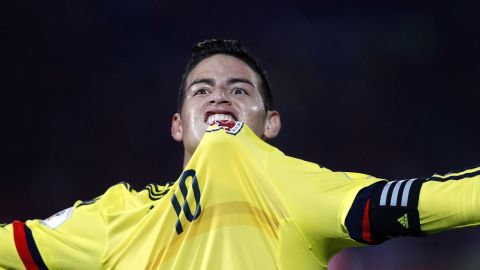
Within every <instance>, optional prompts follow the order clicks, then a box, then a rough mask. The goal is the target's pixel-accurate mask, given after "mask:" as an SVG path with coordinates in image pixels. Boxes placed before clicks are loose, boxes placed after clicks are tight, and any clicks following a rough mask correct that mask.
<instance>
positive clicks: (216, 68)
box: [172, 54, 280, 161]
mask: <svg viewBox="0 0 480 270" xmlns="http://www.w3.org/2000/svg"><path fill="white" fill-rule="evenodd" d="M185 87H186V89H185V99H184V102H183V107H182V111H181V112H180V114H178V113H177V114H175V115H174V116H173V120H172V136H173V138H174V139H175V140H177V141H183V144H184V147H185V155H186V157H185V159H186V161H188V160H187V159H189V158H190V156H191V155H193V152H194V151H195V149H196V148H197V146H198V144H199V143H200V139H201V138H202V136H203V134H204V132H205V129H206V128H207V127H208V125H209V123H210V122H212V121H214V120H236V121H242V122H244V123H245V124H246V125H247V126H249V127H250V129H252V130H253V132H255V134H257V136H259V137H262V138H273V137H275V136H276V135H277V133H278V131H279V129H280V122H279V120H280V119H279V115H278V113H277V112H275V111H268V112H266V111H265V107H264V104H263V101H262V96H261V95H260V80H259V77H258V75H257V74H256V73H255V72H254V71H253V70H252V69H251V68H250V67H249V66H248V65H247V64H245V63H244V62H243V61H242V60H240V59H238V58H235V57H232V56H228V55H223V54H216V55H213V56H210V57H208V58H206V59H204V60H203V61H201V62H200V63H199V64H197V66H195V68H194V69H192V71H191V72H190V74H189V75H188V77H187V80H186V84H185ZM272 117H274V118H276V119H275V121H277V120H278V123H275V124H276V125H277V126H278V128H276V129H278V130H272V129H271V124H270V122H271V121H270V120H271V118H272ZM271 131H274V132H273V133H272V132H271ZM187 155H189V156H188V157H187Z"/></svg>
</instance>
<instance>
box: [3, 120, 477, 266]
mask: <svg viewBox="0 0 480 270" xmlns="http://www.w3.org/2000/svg"><path fill="white" fill-rule="evenodd" d="M478 171H479V170H478V169H474V170H470V171H467V172H461V173H457V174H454V175H456V176H458V177H457V179H453V180H452V181H454V183H450V182H449V181H427V180H432V179H423V180H422V179H416V180H415V179H412V181H410V180H403V181H396V182H387V181H385V180H383V179H378V178H375V177H371V176H368V175H364V174H359V173H345V172H333V171H330V170H328V169H326V168H322V167H320V166H318V165H316V164H313V163H310V162H306V161H303V160H299V159H296V158H292V157H289V156H286V155H284V154H283V153H282V152H281V151H279V150H278V149H276V148H274V147H272V146H271V145H269V144H267V143H266V142H264V141H262V140H261V139H259V138H258V137H257V136H256V135H255V134H254V133H253V132H252V131H251V130H250V129H249V128H248V127H247V126H246V125H244V124H243V123H241V122H229V123H220V122H217V123H216V124H215V125H212V126H210V127H209V128H208V129H207V132H206V133H205V135H204V137H203V139H202V141H201V143H200V144H199V146H198V148H197V150H196V151H195V153H194V155H193V157H192V158H191V160H190V161H189V163H188V164H187V166H186V167H185V168H184V171H183V172H182V174H181V175H180V177H179V178H178V180H177V181H176V182H175V183H174V184H172V185H166V186H159V185H154V184H151V185H149V186H147V187H146V188H145V189H144V190H141V191H139V192H137V191H135V190H133V189H131V188H130V186H129V184H127V183H121V184H117V185H115V186H113V187H111V188H110V189H108V190H107V191H106V192H105V193H104V194H103V195H101V196H99V197H97V198H95V199H93V200H90V201H77V202H76V203H75V204H74V205H73V206H72V207H70V208H68V209H65V210H63V211H61V212H60V213H57V214H55V215H53V216H52V217H50V218H48V219H45V220H29V221H26V222H19V221H15V222H13V223H12V224H8V225H4V226H3V227H1V228H0V268H7V269H12V268H13V269H25V268H26V269H166V270H169V269H182V270H184V269H195V270H197V269H208V270H215V269H326V268H327V265H328V261H329V259H330V258H331V257H332V256H333V255H334V254H335V253H337V252H338V251H340V250H341V249H343V248H346V247H351V246H358V245H363V244H375V243H379V242H381V241H384V240H386V239H388V238H389V237H392V236H396V235H397V234H398V235H422V234H425V233H429V232H434V231H438V230H442V229H446V228H452V227H461V226H467V225H476V224H478V220H479V213H480V211H478V210H476V209H478V206H479V203H478V202H476V201H474V200H472V198H474V197H472V196H477V198H478V191H477V189H479V183H478V182H479V181H478V180H479V178H478V177H477V175H478V173H477V172H478ZM465 175H468V176H469V177H466V178H467V179H466V180H465V179H464V178H465V177H463V176H465ZM434 177H437V178H439V179H440V180H451V178H452V175H447V176H439V175H436V176H434ZM449 177H450V178H449ZM459 179H461V180H462V181H456V180H459ZM433 180H435V179H433ZM437 180H438V179H437ZM463 180H465V181H463ZM409 181H410V182H409ZM408 183H410V184H408ZM415 183H419V184H415ZM432 183H433V184H432ZM459 183H460V184H459ZM422 184H423V186H422ZM387 186H388V188H387ZM397 187H398V188H397ZM450 192H461V193H462V195H461V196H464V195H463V194H466V195H467V196H470V197H468V198H470V199H468V198H467V199H465V200H464V201H459V202H458V203H456V202H454V203H452V204H451V205H449V206H442V207H440V204H439V202H440V201H441V202H445V200H446V199H447V198H446V197H448V195H447V194H449V193H450ZM450 197H451V196H450ZM405 198H406V199H405ZM450 200H452V199H450ZM459 200H460V199H459ZM477 201H478V200H477ZM394 202H395V203H394ZM397 203H398V205H397ZM393 204H394V205H393ZM443 204H444V203H443ZM402 206H403V207H404V208H402ZM472 207H473V208H472ZM407 208H408V209H407ZM398 209H400V210H399V211H400V212H399V211H397V210H398ZM402 209H404V211H403V210H402ZM405 209H406V210H405ZM417 209H418V210H417ZM475 210H476V211H475ZM402 211H403V212H402ZM397 212H398V213H397ZM390 216H392V217H391V218H390ZM387 219H388V220H387ZM409 219H410V220H409ZM391 220H393V221H391ZM384 223H385V224H386V225H385V226H383V225H384ZM416 223H418V224H416ZM378 224H381V225H382V226H380V225H378ZM392 224H393V225H392ZM395 224H396V225H395ZM392 226H399V227H398V228H393V227H392ZM420 226H421V228H420ZM390 227H392V230H391V231H389V230H388V228H390ZM384 228H387V229H384ZM384 230H386V231H385V232H383V231H384ZM398 230H400V231H398ZM401 230H405V231H401Z"/></svg>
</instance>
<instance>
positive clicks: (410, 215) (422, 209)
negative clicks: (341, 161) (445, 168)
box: [345, 167, 480, 244]
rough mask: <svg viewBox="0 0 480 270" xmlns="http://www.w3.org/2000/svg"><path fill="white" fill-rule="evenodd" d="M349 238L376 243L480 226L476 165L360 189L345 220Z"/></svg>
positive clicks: (479, 170) (479, 172) (479, 171)
mask: <svg viewBox="0 0 480 270" xmlns="http://www.w3.org/2000/svg"><path fill="white" fill-rule="evenodd" d="M345 224H346V227H347V229H348V232H349V234H350V236H351V237H352V238H353V239H355V240H357V241H359V242H362V243H366V244H378V243H381V242H383V241H385V240H387V239H390V238H392V237H396V236H423V235H426V234H431V233H435V232H438V231H443V230H449V229H454V228H461V227H467V226H475V225H478V224H480V167H479V168H474V169H469V170H465V171H461V172H455V173H449V174H447V175H438V174H436V175H433V176H431V177H427V178H414V179H406V180H399V181H391V182H384V181H382V182H378V183H375V184H372V185H370V186H368V187H365V188H363V189H362V190H361V191H360V192H359V193H358V194H357V196H356V198H355V200H354V203H353V205H352V207H351V209H350V211H349V213H348V215H347V218H346V221H345Z"/></svg>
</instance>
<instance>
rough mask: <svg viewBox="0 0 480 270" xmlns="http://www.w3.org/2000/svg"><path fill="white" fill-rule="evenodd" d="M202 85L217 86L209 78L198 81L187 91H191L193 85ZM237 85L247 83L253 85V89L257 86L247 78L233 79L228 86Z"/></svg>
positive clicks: (228, 81)
mask: <svg viewBox="0 0 480 270" xmlns="http://www.w3.org/2000/svg"><path fill="white" fill-rule="evenodd" d="M200 83H204V84H208V85H210V86H213V85H215V80H214V79H209V78H200V79H196V80H194V81H193V82H192V83H191V84H190V85H189V86H188V88H187V89H190V88H191V87H192V86H193V85H195V84H200ZM235 83H246V84H249V85H251V86H252V87H255V85H253V82H251V81H250V80H248V79H245V78H231V79H228V80H227V84H229V85H230V84H235Z"/></svg>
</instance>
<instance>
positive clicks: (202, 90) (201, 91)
mask: <svg viewBox="0 0 480 270" xmlns="http://www.w3.org/2000/svg"><path fill="white" fill-rule="evenodd" d="M207 93H208V90H207V89H206V88H200V89H197V90H196V91H195V92H194V93H193V95H194V96H197V95H206V94H207Z"/></svg>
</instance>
